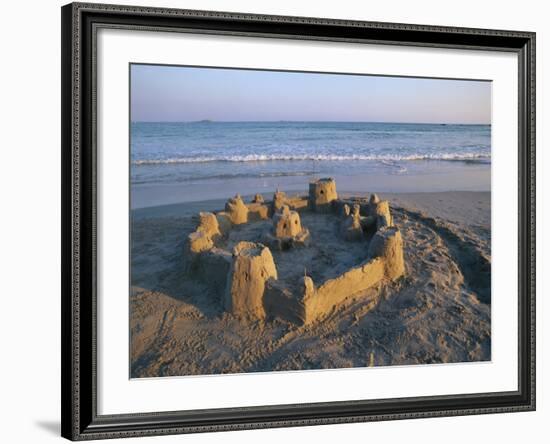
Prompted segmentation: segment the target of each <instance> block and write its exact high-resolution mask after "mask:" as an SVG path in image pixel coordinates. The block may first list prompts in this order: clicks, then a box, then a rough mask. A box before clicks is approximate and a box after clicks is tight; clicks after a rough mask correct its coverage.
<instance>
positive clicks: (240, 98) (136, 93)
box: [130, 64, 491, 124]
mask: <svg viewBox="0 0 550 444" xmlns="http://www.w3.org/2000/svg"><path fill="white" fill-rule="evenodd" d="M130 80H131V102H130V106H131V120H132V121H135V122H189V121H197V120H214V121H279V120H290V121H333V122H335V121H343V122H410V123H470V124H472V123H473V124H489V123H491V82H488V81H473V80H447V79H425V78H407V77H385V76H369V75H350V74H344V75H342V74H318V73H303V72H283V71H261V70H243V69H220V68H196V67H184V66H161V65H140V64H132V65H131V79H130Z"/></svg>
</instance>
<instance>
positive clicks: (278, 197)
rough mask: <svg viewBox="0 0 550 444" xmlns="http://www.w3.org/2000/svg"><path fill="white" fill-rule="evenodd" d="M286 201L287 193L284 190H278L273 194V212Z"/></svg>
mask: <svg viewBox="0 0 550 444" xmlns="http://www.w3.org/2000/svg"><path fill="white" fill-rule="evenodd" d="M285 203H286V194H285V192H284V191H279V189H278V188H277V191H275V193H274V194H273V201H272V202H271V213H272V214H275V213H276V212H277V211H279V210H280V209H281V208H282V206H283V205H285Z"/></svg>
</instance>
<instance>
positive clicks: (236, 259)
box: [225, 242, 277, 319]
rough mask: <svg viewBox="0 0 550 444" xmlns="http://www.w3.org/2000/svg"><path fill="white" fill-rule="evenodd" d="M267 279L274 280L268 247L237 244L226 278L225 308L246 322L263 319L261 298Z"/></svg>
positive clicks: (273, 269)
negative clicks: (245, 319)
mask: <svg viewBox="0 0 550 444" xmlns="http://www.w3.org/2000/svg"><path fill="white" fill-rule="evenodd" d="M268 279H277V269H276V268H275V262H274V261H273V256H272V255H271V251H269V248H267V247H266V246H264V245H262V244H257V243H253V242H239V243H238V244H237V245H236V246H235V248H234V250H233V260H232V263H231V268H230V270H229V275H228V278H227V287H226V291H225V308H226V309H227V310H228V311H230V312H231V313H233V314H234V315H236V316H238V317H242V318H247V319H263V318H265V310H264V304H263V297H264V291H265V283H266V281H267V280H268Z"/></svg>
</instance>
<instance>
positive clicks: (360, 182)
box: [130, 121, 491, 208]
mask: <svg viewBox="0 0 550 444" xmlns="http://www.w3.org/2000/svg"><path fill="white" fill-rule="evenodd" d="M130 136H131V141H130V145H131V146H130V159H131V170H130V171H131V185H132V207H133V208H138V207H144V206H154V205H163V204H167V203H177V202H186V201H199V200H203V199H217V198H223V197H229V195H230V194H234V193H236V192H239V193H241V194H242V195H249V194H254V193H255V192H265V193H270V192H273V190H274V189H275V188H277V187H279V188H281V189H283V190H288V191H294V190H306V189H307V183H308V182H309V181H310V180H311V179H314V178H317V177H326V176H331V177H335V178H336V179H337V186H338V189H339V190H342V191H348V192H353V191H377V192H379V191H391V192H404V191H450V190H469V191H487V190H488V189H490V164H491V126H490V125H455V124H410V123H356V122H210V121H202V122H133V123H131V131H130Z"/></svg>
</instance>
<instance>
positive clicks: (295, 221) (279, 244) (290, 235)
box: [264, 205, 309, 250]
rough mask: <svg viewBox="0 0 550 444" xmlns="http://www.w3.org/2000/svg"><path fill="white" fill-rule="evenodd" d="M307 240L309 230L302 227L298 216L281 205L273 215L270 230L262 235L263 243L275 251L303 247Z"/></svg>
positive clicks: (295, 212) (286, 206)
mask: <svg viewBox="0 0 550 444" xmlns="http://www.w3.org/2000/svg"><path fill="white" fill-rule="evenodd" d="M308 240H309V230H308V229H307V228H304V227H302V223H301V220H300V214H299V213H298V212H297V211H292V210H290V208H289V207H288V205H283V206H282V207H281V208H280V209H279V211H277V212H276V213H275V214H274V215H273V226H272V228H271V229H270V230H269V231H267V232H265V233H264V242H265V243H266V244H267V245H269V246H270V247H272V248H275V249H277V250H287V249H289V248H292V247H296V246H304V245H306V244H307V242H308Z"/></svg>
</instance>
